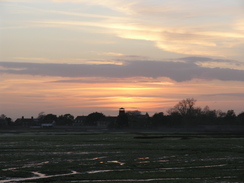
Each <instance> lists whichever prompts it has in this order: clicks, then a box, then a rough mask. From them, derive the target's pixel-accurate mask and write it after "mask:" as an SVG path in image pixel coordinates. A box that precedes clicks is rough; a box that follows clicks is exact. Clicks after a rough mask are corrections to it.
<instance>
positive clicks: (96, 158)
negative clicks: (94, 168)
mask: <svg viewBox="0 0 244 183" xmlns="http://www.w3.org/2000/svg"><path fill="white" fill-rule="evenodd" d="M103 158H106V156H103V157H95V158H92V159H88V160H93V161H94V160H98V159H103Z"/></svg>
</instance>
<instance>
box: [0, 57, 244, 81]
mask: <svg viewBox="0 0 244 183" xmlns="http://www.w3.org/2000/svg"><path fill="white" fill-rule="evenodd" d="M194 59H195V60H199V59H202V60H207V59H208V60H209V58H201V57H199V58H197V57H188V58H185V60H187V61H189V62H185V63H182V62H165V61H142V60H140V61H126V62H125V64H124V65H113V64H100V65H89V64H57V63H52V64H47V63H19V62H18V63H17V62H16V63H14V62H0V66H2V67H3V69H2V70H1V69H0V72H2V73H10V74H28V75H41V76H61V77H74V78H79V77H109V78H130V77H150V78H159V77H168V78H171V79H172V80H175V81H177V82H183V81H189V80H192V79H194V78H196V79H208V80H211V79H218V80H223V81H231V80H232V81H244V70H235V69H222V68H205V67H201V66H198V65H196V64H195V63H194V62H193V61H194ZM178 60H179V59H178ZM181 60H183V59H181Z"/></svg>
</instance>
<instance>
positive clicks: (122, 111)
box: [119, 107, 125, 116]
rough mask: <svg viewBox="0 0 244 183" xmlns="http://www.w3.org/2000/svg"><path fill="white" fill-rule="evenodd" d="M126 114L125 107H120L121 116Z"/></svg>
mask: <svg viewBox="0 0 244 183" xmlns="http://www.w3.org/2000/svg"><path fill="white" fill-rule="evenodd" d="M124 114H125V109H124V108H123V107H121V108H120V109H119V116H121V115H124Z"/></svg>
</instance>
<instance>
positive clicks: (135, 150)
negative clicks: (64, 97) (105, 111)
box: [0, 132, 244, 183]
mask: <svg viewBox="0 0 244 183" xmlns="http://www.w3.org/2000/svg"><path fill="white" fill-rule="evenodd" d="M0 148H1V151H0V182H172V183H174V182H183V183H184V182H187V183H189V182H204V183H210V182H211V183H212V182H213V183H215V182H224V183H227V182H230V183H231V182H233V183H234V182H235V183H237V182H244V137H243V136H242V135H235V134H234V135H233V134H232V135H231V134H160V133H153V134H152V133H140V134H136V133H79V132H76V133H74V132H30V133H26V132H25V133H1V134H0Z"/></svg>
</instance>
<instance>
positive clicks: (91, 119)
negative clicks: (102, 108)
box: [86, 112, 105, 126]
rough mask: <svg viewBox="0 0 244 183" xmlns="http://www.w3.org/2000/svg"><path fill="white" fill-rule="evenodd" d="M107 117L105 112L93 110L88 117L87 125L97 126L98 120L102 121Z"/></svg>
mask: <svg viewBox="0 0 244 183" xmlns="http://www.w3.org/2000/svg"><path fill="white" fill-rule="evenodd" d="M104 119H105V115H104V114H103V113H99V112H93V113H91V114H89V115H88V116H87V118H86V125H89V126H96V125H97V121H101V120H104Z"/></svg>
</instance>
